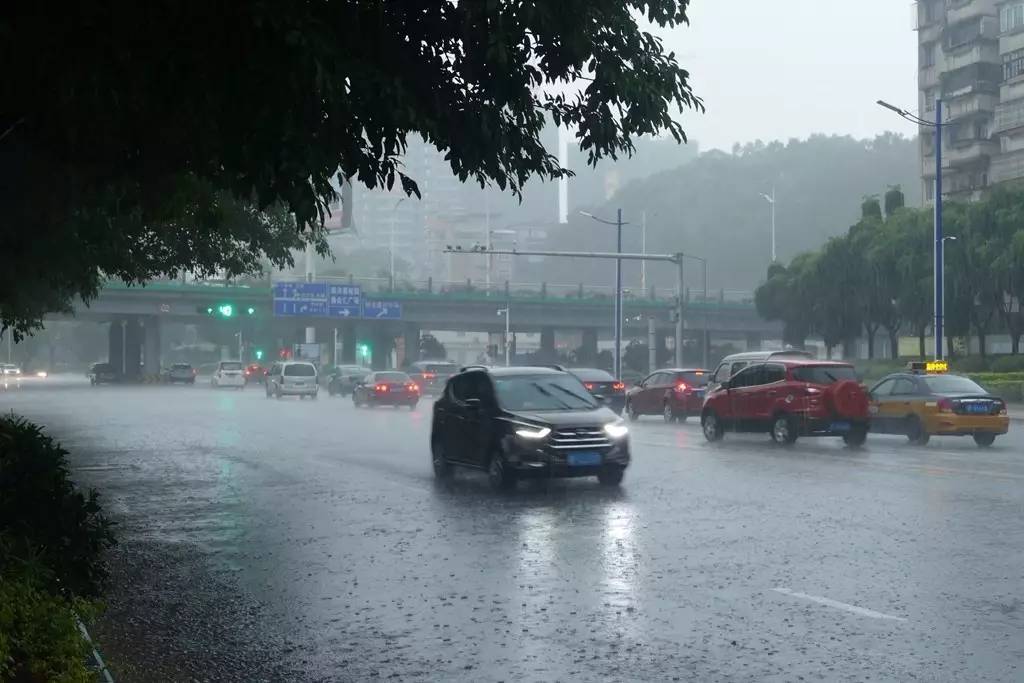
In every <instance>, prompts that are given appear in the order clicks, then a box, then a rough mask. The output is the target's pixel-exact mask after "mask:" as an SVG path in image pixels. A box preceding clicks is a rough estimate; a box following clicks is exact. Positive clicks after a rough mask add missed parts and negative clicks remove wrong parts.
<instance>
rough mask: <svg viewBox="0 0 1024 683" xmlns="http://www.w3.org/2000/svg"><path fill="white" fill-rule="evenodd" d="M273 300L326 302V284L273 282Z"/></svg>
mask: <svg viewBox="0 0 1024 683" xmlns="http://www.w3.org/2000/svg"><path fill="white" fill-rule="evenodd" d="M274 298H275V299H283V300H286V301H327V283H325V282H275V283H274Z"/></svg>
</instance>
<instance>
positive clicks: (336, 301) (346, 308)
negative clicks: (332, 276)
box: [327, 284, 363, 318]
mask: <svg viewBox="0 0 1024 683" xmlns="http://www.w3.org/2000/svg"><path fill="white" fill-rule="evenodd" d="M362 312H363V289H362V287H360V286H359V285H333V284H331V285H327V314H328V315H329V316H331V317H332V318H358V317H359V316H360V315H361V314H362Z"/></svg>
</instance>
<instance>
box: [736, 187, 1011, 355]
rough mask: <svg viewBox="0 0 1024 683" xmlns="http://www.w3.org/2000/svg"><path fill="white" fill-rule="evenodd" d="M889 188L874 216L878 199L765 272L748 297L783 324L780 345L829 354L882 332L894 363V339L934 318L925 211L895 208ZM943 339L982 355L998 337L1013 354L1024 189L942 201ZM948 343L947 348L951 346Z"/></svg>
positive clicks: (898, 203) (928, 213)
mask: <svg viewBox="0 0 1024 683" xmlns="http://www.w3.org/2000/svg"><path fill="white" fill-rule="evenodd" d="M897 192H898V191H897V190H895V189H892V190H890V191H889V193H887V195H886V201H885V204H886V206H887V207H888V208H889V210H890V211H891V213H887V214H886V215H885V217H884V218H883V217H882V216H881V213H880V211H879V205H878V201H877V199H874V200H869V201H865V202H864V206H863V209H864V213H863V216H862V218H861V220H860V221H859V222H858V223H856V224H855V225H854V226H852V227H851V228H850V229H849V230H848V231H847V232H846V234H843V235H839V236H837V237H833V238H832V239H830V240H829V242H828V243H827V244H826V245H825V246H824V247H823V248H822V249H820V250H818V251H813V252H806V253H804V254H801V255H798V256H797V257H796V258H794V259H793V261H792V263H790V265H789V266H783V265H781V264H777V265H773V266H772V267H771V268H770V269H769V270H768V280H767V281H766V282H765V283H764V284H763V285H761V286H760V287H759V288H758V290H757V293H756V303H757V308H758V311H759V312H760V313H761V315H762V316H763V317H765V318H766V319H769V320H779V321H781V322H782V323H783V328H784V330H785V332H784V334H785V337H786V341H787V342H788V343H791V344H794V345H797V346H799V345H802V344H803V342H804V340H805V339H806V338H807V337H808V336H810V335H812V334H816V335H820V336H821V337H822V339H823V340H824V342H825V344H826V346H827V347H829V349H831V348H832V347H835V346H837V345H838V344H840V343H844V342H846V341H849V340H851V339H853V338H856V337H858V336H861V333H863V336H864V337H866V338H867V339H868V355H869V356H871V357H873V356H874V354H875V349H874V344H873V341H874V336H875V333H876V332H877V331H880V330H881V331H884V332H885V333H886V334H887V335H888V337H889V339H890V348H891V350H892V353H893V356H894V357H895V354H896V352H897V348H898V344H897V341H898V338H899V336H900V335H901V334H910V335H913V336H916V337H918V345H919V352H920V354H921V356H924V355H925V352H926V349H925V343H924V340H925V335H926V334H927V333H928V331H929V328H930V327H931V325H932V322H933V320H932V316H933V310H932V306H933V294H932V291H933V287H934V280H933V265H932V257H933V244H934V241H933V223H932V209H930V208H925V209H910V208H905V207H904V201H903V198H902V196H897V194H896V193H897ZM944 226H945V233H946V235H947V236H952V237H955V238H956V241H951V242H949V243H947V245H946V271H945V272H946V279H945V289H946V298H945V332H946V334H947V335H948V336H949V337H950V338H953V337H965V336H970V335H974V336H975V337H977V339H978V340H979V350H980V352H981V354H982V355H985V354H986V352H987V348H986V339H987V337H988V335H990V334H992V333H993V332H996V331H1005V332H1006V333H1008V334H1009V336H1010V340H1011V351H1012V353H1014V354H1016V353H1019V351H1020V338H1021V335H1022V334H1024V311H1022V310H1021V306H1020V297H1021V296H1022V291H1024V290H1022V288H1024V188H1019V187H997V188H995V189H994V190H993V191H992V192H991V193H990V194H989V195H987V196H986V197H984V198H983V199H981V200H980V201H977V202H972V203H961V202H952V201H951V202H947V203H946V209H945V216H944ZM953 347H954V345H953V344H952V342H950V343H949V348H953Z"/></svg>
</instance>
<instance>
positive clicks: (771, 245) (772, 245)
mask: <svg viewBox="0 0 1024 683" xmlns="http://www.w3.org/2000/svg"><path fill="white" fill-rule="evenodd" d="M761 196H762V197H764V199H765V201H767V202H768V203H769V204H771V211H772V226H771V235H770V236H769V248H770V250H771V255H772V263H775V186H774V185H772V193H771V195H767V194H765V193H764V192H762V193H761Z"/></svg>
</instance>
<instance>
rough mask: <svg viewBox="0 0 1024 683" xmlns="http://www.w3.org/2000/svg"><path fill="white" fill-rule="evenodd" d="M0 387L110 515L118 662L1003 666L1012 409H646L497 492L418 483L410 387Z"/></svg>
mask: <svg viewBox="0 0 1024 683" xmlns="http://www.w3.org/2000/svg"><path fill="white" fill-rule="evenodd" d="M51 379H53V378H51ZM0 409H2V410H4V411H8V410H14V411H16V412H18V413H20V414H23V415H25V416H27V417H29V418H31V419H34V420H37V421H40V422H42V423H44V424H46V425H47V426H48V427H49V428H50V430H51V432H52V433H53V434H55V435H56V436H57V437H59V438H60V439H61V440H62V441H63V443H64V444H65V446H66V447H67V448H68V449H69V450H70V451H71V461H72V464H73V468H74V472H75V477H76V479H77V480H78V481H79V482H80V483H81V484H83V485H87V486H95V487H97V488H98V489H100V491H101V492H102V493H103V496H104V499H105V504H106V506H107V508H108V509H109V511H110V513H111V514H112V516H113V517H114V518H115V519H116V520H117V521H118V523H119V528H118V531H119V535H120V538H121V544H120V545H119V547H118V549H117V550H116V551H115V553H114V554H113V557H112V564H113V579H114V586H113V588H112V591H111V597H110V600H109V603H110V607H109V609H108V612H107V615H106V617H105V618H104V619H103V621H102V622H101V623H100V624H98V625H97V626H96V628H95V630H96V634H94V635H97V639H98V641H99V644H100V647H101V649H103V651H104V654H105V657H106V658H107V659H108V660H109V661H110V662H111V666H112V669H113V670H114V672H115V675H116V678H117V679H118V680H139V681H143V680H193V679H194V680H246V681H250V680H296V681H305V680H315V681H319V680H323V681H335V680H337V681H347V680H352V681H362V680H368V679H377V678H379V679H391V680H410V681H428V680H430V681H434V680H445V681H569V680H581V681H582V680H585V681H624V680H630V681H633V680H635V681H665V680H683V681H686V680H699V681H719V680H721V681H735V680H750V681H795V680H822V681H837V680H841V681H847V680H849V681H861V680H899V681H906V680H925V681H982V680H992V681H1020V680H1024V617H1022V614H1024V438H1022V434H1024V423H1014V424H1013V425H1012V426H1011V434H1010V435H1009V436H1008V437H1006V438H1004V439H1002V440H999V441H997V442H996V447H994V448H992V449H990V450H979V449H977V448H976V447H975V446H974V443H973V442H972V441H969V440H963V439H933V440H932V443H931V444H930V445H929V446H927V447H923V448H922V447H912V446H908V445H906V443H905V440H903V439H900V438H896V437H884V436H877V437H871V438H870V439H869V442H868V446H867V447H866V448H865V449H862V450H851V449H847V448H845V447H843V446H842V444H841V442H839V441H838V440H835V439H804V440H802V441H800V442H799V443H798V444H797V445H796V446H795V447H792V448H781V447H774V446H773V445H772V444H771V443H770V441H769V440H768V437H767V436H764V437H761V436H734V435H729V436H727V438H726V440H725V442H724V443H722V444H716V445H709V444H706V443H705V441H704V439H703V437H702V435H701V433H700V430H699V427H698V426H697V425H696V424H694V423H693V422H692V421H691V423H688V424H686V425H679V426H676V425H671V426H670V425H665V424H662V423H661V422H660V420H659V419H655V418H646V419H645V420H643V421H642V422H641V423H639V424H638V425H635V426H634V428H633V432H632V439H633V441H632V444H633V457H634V464H633V467H632V468H631V469H630V470H629V471H628V472H627V475H626V480H625V482H624V484H623V486H622V487H621V489H620V490H608V489H605V488H602V487H599V486H598V484H597V482H596V481H594V480H587V479H584V480H573V481H559V480H555V481H552V482H541V483H537V484H534V483H526V484H525V485H524V484H521V485H520V488H519V490H518V492H517V493H515V494H513V495H508V496H505V495H498V494H495V493H492V492H491V491H490V489H489V487H488V485H487V481H486V478H485V477H484V476H483V475H482V474H478V473H471V472H465V471H460V472H459V473H458V474H457V476H456V478H455V480H454V481H453V482H450V483H448V484H437V483H435V481H434V479H433V475H432V472H431V468H430V463H429V455H428V447H427V440H428V433H429V428H430V406H429V405H426V404H424V405H421V406H420V408H419V410H418V411H416V412H408V411H406V410H404V409H403V410H393V409H390V408H384V409H380V410H373V411H371V410H356V409H355V408H354V407H353V406H352V404H351V401H349V400H347V399H329V398H328V397H327V396H326V394H321V398H320V400H319V401H316V402H312V401H298V400H295V399H292V400H284V401H274V400H266V399H265V398H264V396H263V390H262V388H260V387H250V388H249V389H247V390H245V391H233V390H222V391H217V390H212V389H210V388H209V387H208V386H205V385H203V384H201V383H200V384H199V385H197V386H195V387H180V386H179V387H137V388H126V387H100V388H96V389H92V388H90V387H88V386H87V385H84V384H82V383H81V382H61V381H59V380H54V381H48V382H39V383H37V384H35V385H33V386H25V387H23V388H22V389H21V390H20V391H8V392H6V393H3V394H0ZM1014 430H1016V431H1014Z"/></svg>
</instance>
